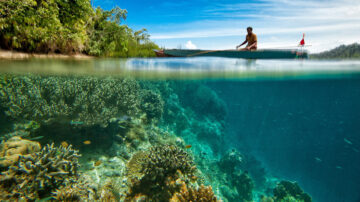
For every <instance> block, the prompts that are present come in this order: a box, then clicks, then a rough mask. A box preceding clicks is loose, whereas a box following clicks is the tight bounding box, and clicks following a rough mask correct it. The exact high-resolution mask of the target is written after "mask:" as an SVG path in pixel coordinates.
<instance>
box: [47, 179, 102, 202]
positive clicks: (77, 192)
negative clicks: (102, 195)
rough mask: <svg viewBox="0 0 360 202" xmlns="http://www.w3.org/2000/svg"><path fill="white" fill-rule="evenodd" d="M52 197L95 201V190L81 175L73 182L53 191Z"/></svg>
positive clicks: (61, 199) (63, 199)
mask: <svg viewBox="0 0 360 202" xmlns="http://www.w3.org/2000/svg"><path fill="white" fill-rule="evenodd" d="M52 198H53V199H55V200H56V201H95V200H96V199H97V190H96V188H94V187H92V186H91V185H90V182H89V181H88V180H86V179H85V177H84V176H82V177H79V179H78V180H76V181H75V182H72V183H68V184H66V185H65V186H62V187H61V188H60V189H57V190H56V191H54V192H53V193H52Z"/></svg>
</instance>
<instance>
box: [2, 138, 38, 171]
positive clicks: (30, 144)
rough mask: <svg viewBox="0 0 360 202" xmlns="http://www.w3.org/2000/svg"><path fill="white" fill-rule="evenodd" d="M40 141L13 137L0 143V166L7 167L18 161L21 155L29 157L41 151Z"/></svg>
mask: <svg viewBox="0 0 360 202" xmlns="http://www.w3.org/2000/svg"><path fill="white" fill-rule="evenodd" d="M40 148H41V146H40V144H39V143H38V142H34V141H30V140H25V139H22V138H21V137H17V136H15V137H12V138H10V139H9V140H7V141H6V142H4V143H2V144H1V145H0V168H6V167H9V166H11V165H13V164H14V163H15V162H17V161H18V159H19V157H20V156H24V157H28V156H29V155H30V154H32V153H34V152H38V151H40Z"/></svg>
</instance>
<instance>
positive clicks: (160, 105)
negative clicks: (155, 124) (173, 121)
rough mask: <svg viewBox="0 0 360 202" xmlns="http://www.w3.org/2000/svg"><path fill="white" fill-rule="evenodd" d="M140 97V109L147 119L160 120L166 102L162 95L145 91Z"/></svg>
mask: <svg viewBox="0 0 360 202" xmlns="http://www.w3.org/2000/svg"><path fill="white" fill-rule="evenodd" d="M140 97H141V104H140V109H141V110H142V111H143V112H145V114H146V116H147V119H149V120H159V119H160V118H161V116H162V114H163V111H164V101H163V100H162V98H161V95H160V94H159V93H155V92H154V91H151V90H143V91H141V96H140Z"/></svg>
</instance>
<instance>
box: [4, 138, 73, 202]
mask: <svg viewBox="0 0 360 202" xmlns="http://www.w3.org/2000/svg"><path fill="white" fill-rule="evenodd" d="M79 156H80V155H79V154H78V151H76V150H73V149H72V148H71V145H70V146H68V147H67V148H64V147H62V146H60V147H54V144H51V145H47V146H45V147H43V148H42V150H41V151H40V152H37V153H33V154H31V155H30V156H20V157H19V159H18V161H17V162H15V163H14V165H13V166H10V168H9V170H7V171H6V172H3V173H2V176H1V177H0V189H1V190H2V191H3V192H4V193H2V194H1V199H2V200H9V199H20V200H35V199H37V198H43V197H47V196H48V194H49V193H51V192H52V191H54V190H55V189H58V188H60V187H61V186H65V185H66V184H68V183H72V182H73V181H75V180H76V178H77V177H78V172H77V169H78V167H79V165H78V157H79Z"/></svg>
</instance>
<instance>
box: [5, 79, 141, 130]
mask: <svg viewBox="0 0 360 202" xmlns="http://www.w3.org/2000/svg"><path fill="white" fill-rule="evenodd" d="M0 77H1V79H0V81H1V86H2V88H1V90H0V105H1V106H2V107H3V108H4V109H6V111H5V113H6V114H7V116H9V117H11V118H13V119H28V120H38V121H42V122H48V121H52V120H54V119H56V120H57V121H60V120H62V121H65V122H68V123H70V122H71V121H72V123H79V124H82V125H93V124H101V125H107V123H108V121H109V119H111V118H113V117H119V116H122V115H134V114H136V113H138V111H139V109H138V108H139V99H138V97H139V92H140V87H139V85H138V83H137V81H136V80H134V79H128V78H126V79H120V78H111V77H108V78H96V77H60V76H56V77H55V76H38V75H24V76H14V75H0Z"/></svg>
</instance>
